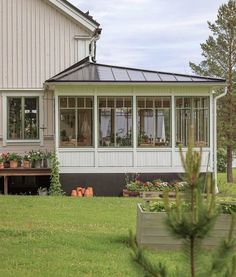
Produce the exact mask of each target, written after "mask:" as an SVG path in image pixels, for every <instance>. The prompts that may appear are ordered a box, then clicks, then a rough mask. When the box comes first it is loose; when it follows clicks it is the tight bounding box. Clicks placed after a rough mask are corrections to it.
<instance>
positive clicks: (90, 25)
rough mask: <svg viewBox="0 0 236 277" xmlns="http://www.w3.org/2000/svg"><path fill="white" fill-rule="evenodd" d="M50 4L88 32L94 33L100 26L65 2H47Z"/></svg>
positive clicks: (61, 0) (55, 0)
mask: <svg viewBox="0 0 236 277" xmlns="http://www.w3.org/2000/svg"><path fill="white" fill-rule="evenodd" d="M48 1H49V2H50V3H51V4H53V5H54V6H56V7H57V8H59V9H60V10H61V11H63V12H64V13H65V14H67V15H68V16H70V17H71V18H73V19H74V20H75V21H77V22H79V23H80V24H82V25H83V26H84V27H85V28H87V29H88V30H89V31H91V32H94V31H95V30H96V29H98V27H99V26H100V24H99V23H97V22H96V21H95V20H92V19H90V18H88V17H87V16H86V15H85V14H83V13H82V12H78V10H77V8H76V7H74V6H73V5H72V4H71V3H68V2H67V1H65V0H48Z"/></svg>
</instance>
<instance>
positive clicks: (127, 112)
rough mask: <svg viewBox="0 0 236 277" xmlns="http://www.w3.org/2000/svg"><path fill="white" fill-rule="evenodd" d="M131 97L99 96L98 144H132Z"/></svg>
mask: <svg viewBox="0 0 236 277" xmlns="http://www.w3.org/2000/svg"><path fill="white" fill-rule="evenodd" d="M132 129H133V123H132V98H131V97H101V98H99V146H100V147H131V146H132V137H133V136H132Z"/></svg>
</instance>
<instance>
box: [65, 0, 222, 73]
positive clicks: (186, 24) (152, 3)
mask: <svg viewBox="0 0 236 277" xmlns="http://www.w3.org/2000/svg"><path fill="white" fill-rule="evenodd" d="M70 2H71V3H73V4H75V5H76V6H78V8H80V9H81V10H83V11H87V10H90V14H91V15H92V16H93V17H94V19H96V20H97V21H98V22H99V23H100V24H101V27H102V28H103V31H102V35H101V38H100V40H99V42H98V51H97V52H98V61H99V62H103V63H108V64H114V65H124V66H134V67H141V68H143V67H144V68H152V69H156V70H168V71H179V72H186V71H188V72H190V69H189V68H188V62H189V61H190V60H191V61H196V62H199V61H200V60H201V49H200V43H202V42H204V41H205V40H206V39H207V37H208V35H209V34H210V31H209V30H208V26H207V21H208V20H210V21H214V19H215V18H216V15H217V10H218V8H219V6H220V5H221V4H223V3H225V1H224V0H198V1H193V0H192V1H189V0H178V1H174V0H70Z"/></svg>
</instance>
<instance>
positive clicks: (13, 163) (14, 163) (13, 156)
mask: <svg viewBox="0 0 236 277" xmlns="http://www.w3.org/2000/svg"><path fill="white" fill-rule="evenodd" d="M8 159H9V161H10V168H17V167H18V162H20V161H21V156H20V155H19V154H17V153H14V152H13V153H10V154H9V156H8Z"/></svg>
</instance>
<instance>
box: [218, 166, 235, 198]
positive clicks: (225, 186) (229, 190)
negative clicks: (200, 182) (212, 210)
mask: <svg viewBox="0 0 236 277" xmlns="http://www.w3.org/2000/svg"><path fill="white" fill-rule="evenodd" d="M233 176H234V183H232V184H231V183H227V178H226V173H218V182H217V183H218V186H219V190H220V193H222V194H233V195H236V168H234V169H233Z"/></svg>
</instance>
